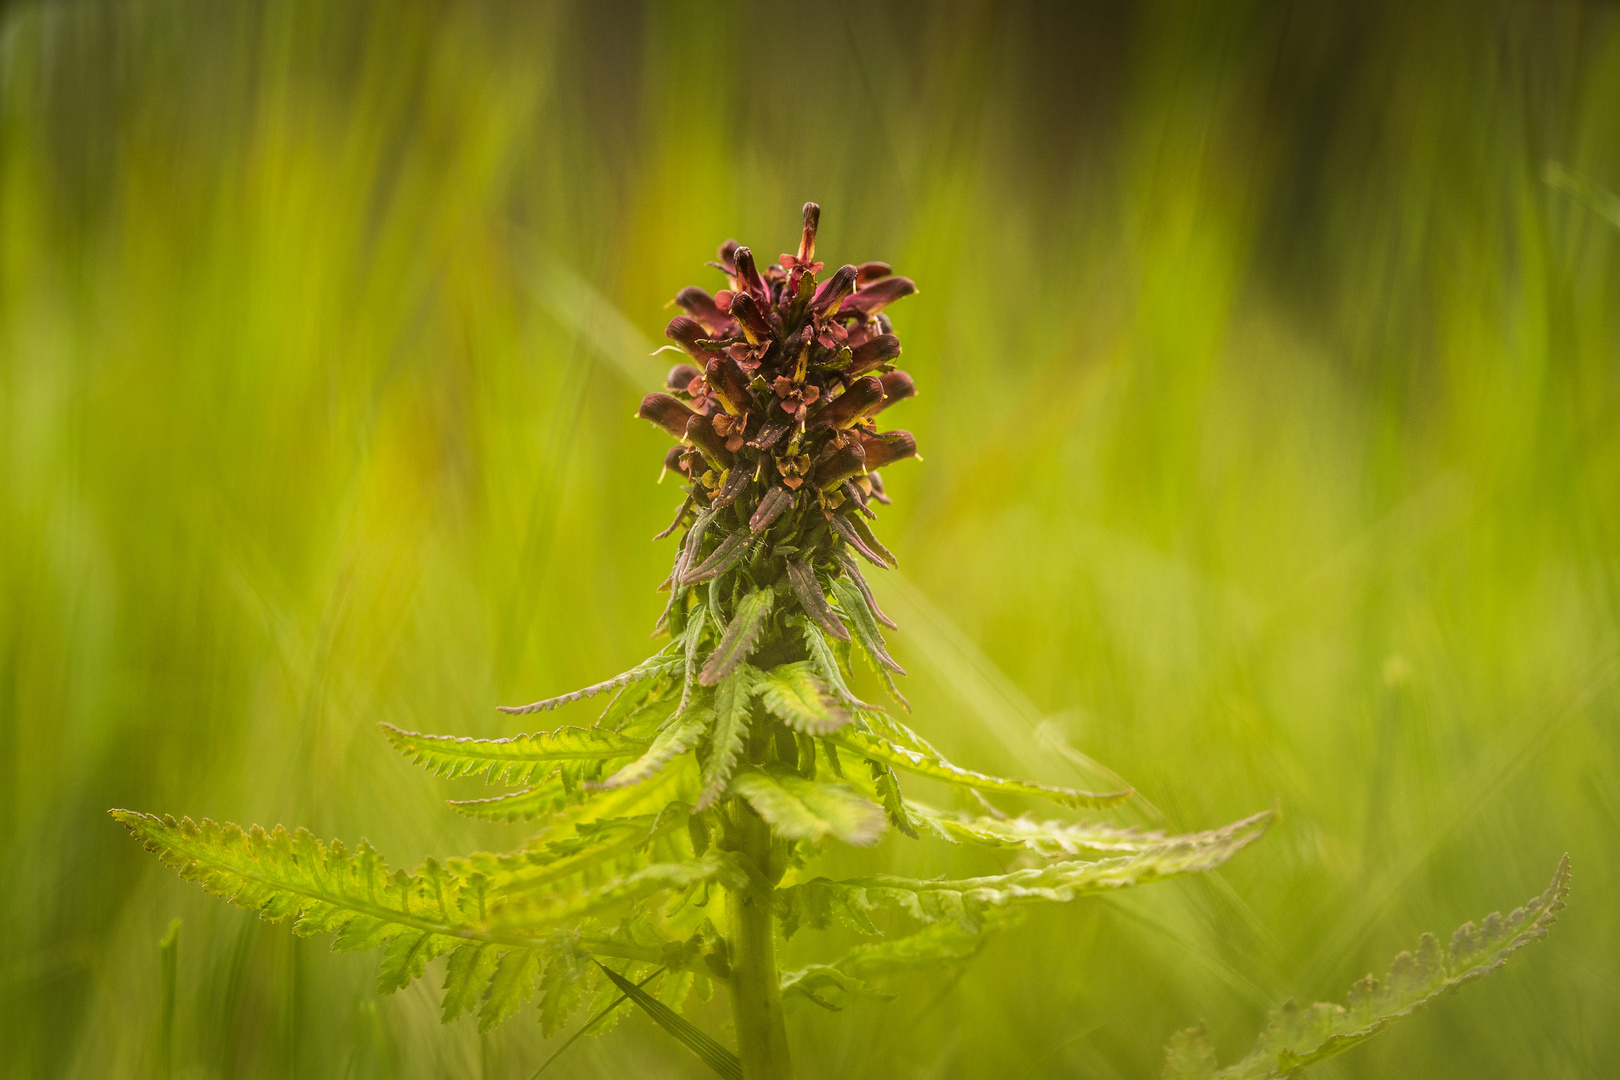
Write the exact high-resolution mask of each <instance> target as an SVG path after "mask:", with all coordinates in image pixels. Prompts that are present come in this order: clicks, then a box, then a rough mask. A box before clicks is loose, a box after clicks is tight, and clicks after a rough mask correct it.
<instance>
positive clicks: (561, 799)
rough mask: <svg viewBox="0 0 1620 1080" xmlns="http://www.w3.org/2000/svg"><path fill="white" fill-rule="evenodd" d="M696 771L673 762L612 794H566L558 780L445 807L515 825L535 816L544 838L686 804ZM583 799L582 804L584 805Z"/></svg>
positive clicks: (455, 801) (456, 801)
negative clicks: (584, 825)
mask: <svg viewBox="0 0 1620 1080" xmlns="http://www.w3.org/2000/svg"><path fill="white" fill-rule="evenodd" d="M695 780H696V769H695V768H691V767H687V768H682V767H681V761H680V760H676V761H673V762H671V763H670V764H667V765H665V766H664V768H663V770H662V771H661V772H659V773H658V774H657V775H656V776H655V777H653V778H652V779H651V780H650V781H646V782H643V783H638V784H635V785H632V786H629V787H622V788H618V789H616V790H613V791H586V790H582V789H575V790H573V791H569V790H568V789H567V788H566V787H565V785H564V784H563V783H562V781H561V779H559V778H555V777H554V778H552V779H551V780H548V781H546V782H545V783H543V784H540V785H538V786H536V787H532V788H526V789H524V790H522V791H513V792H508V793H507V794H505V795H497V796H496V797H494V798H492V799H453V800H450V805H451V806H453V807H455V808H456V809H457V810H459V811H461V812H462V813H463V814H466V815H468V816H469V817H476V818H483V819H484V820H486V821H521V820H528V819H532V818H537V817H545V818H548V819H550V820H548V822H547V824H548V826H551V827H549V828H548V829H547V835H549V834H552V833H554V832H557V831H561V830H566V829H568V828H572V827H573V826H575V825H577V824H580V823H582V822H588V821H595V820H598V819H601V818H612V817H627V816H630V815H632V814H645V813H652V812H655V811H657V810H658V809H659V808H660V807H662V806H663V805H664V804H666V803H668V802H670V801H671V800H682V801H688V802H689V801H691V800H692V799H694V798H696V797H697V788H696V783H695ZM587 797H588V801H587Z"/></svg>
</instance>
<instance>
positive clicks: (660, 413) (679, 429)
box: [636, 394, 697, 439]
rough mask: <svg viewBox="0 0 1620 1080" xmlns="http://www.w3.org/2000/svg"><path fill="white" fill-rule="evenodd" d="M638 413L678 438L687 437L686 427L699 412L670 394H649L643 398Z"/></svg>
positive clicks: (642, 417)
mask: <svg viewBox="0 0 1620 1080" xmlns="http://www.w3.org/2000/svg"><path fill="white" fill-rule="evenodd" d="M636 415H637V416H638V417H640V418H641V419H643V420H651V421H652V422H653V423H655V424H657V425H658V426H659V427H661V428H663V429H664V430H665V431H667V432H669V433H670V434H671V435H673V436H675V437H676V438H677V439H684V438H685V437H686V427H687V424H688V423H690V422H691V421H692V420H693V419H695V418H697V413H695V412H693V411H692V410H691V409H689V408H687V407H686V403H685V402H682V401H679V400H677V399H676V398H672V397H670V396H669V395H668V394H648V395H647V396H646V397H644V398H642V399H641V408H639V409H637V410H636Z"/></svg>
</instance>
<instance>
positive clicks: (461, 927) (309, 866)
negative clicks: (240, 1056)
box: [112, 810, 526, 953]
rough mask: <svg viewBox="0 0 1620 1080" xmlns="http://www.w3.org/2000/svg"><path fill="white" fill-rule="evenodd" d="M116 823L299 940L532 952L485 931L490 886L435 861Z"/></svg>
mask: <svg viewBox="0 0 1620 1080" xmlns="http://www.w3.org/2000/svg"><path fill="white" fill-rule="evenodd" d="M112 816H113V817H114V818H115V819H116V820H117V821H118V822H120V823H121V824H123V825H124V826H125V827H126V828H128V829H129V830H130V832H132V833H134V834H135V836H136V838H138V839H139V840H140V841H141V842H142V844H144V845H145V847H146V849H147V850H148V851H151V852H153V853H155V854H156V855H157V856H158V858H159V859H160V860H162V862H163V863H164V865H166V866H170V867H173V868H174V869H176V870H178V871H179V873H180V877H181V878H182V879H183V880H185V881H193V882H196V883H197V884H198V885H200V886H202V888H203V889H204V890H205V891H207V892H209V893H212V894H213V895H215V896H218V897H222V898H223V899H225V900H228V901H230V902H231V903H232V904H235V905H236V906H237V907H241V908H246V909H247V910H249V911H253V912H256V913H258V914H259V915H260V916H261V917H263V918H265V919H267V920H269V921H271V922H281V921H284V920H288V919H290V920H292V923H293V933H295V934H298V935H299V936H301V937H309V936H311V935H315V934H328V933H333V934H336V935H337V939H336V940H335V941H334V942H333V945H332V947H333V948H334V949H335V950H337V951H339V952H344V951H348V950H351V949H369V948H375V947H377V946H379V945H384V944H387V943H389V942H391V941H393V940H395V939H396V938H406V939H410V940H414V939H415V938H416V937H417V936H418V935H420V934H422V933H428V934H433V935H437V936H442V937H444V938H446V939H448V942H447V946H446V947H447V948H448V947H450V946H455V945H460V944H463V943H465V942H467V941H486V942H493V943H497V944H505V945H523V944H526V939H524V938H522V937H521V936H515V935H510V934H499V933H496V932H493V931H490V930H489V929H488V928H487V927H484V926H482V925H481V918H482V912H483V910H484V894H485V891H486V889H487V881H486V880H485V879H483V878H482V877H480V876H478V875H471V876H463V875H460V874H457V873H454V872H452V871H451V870H449V869H447V868H446V867H444V866H441V865H440V864H439V863H437V862H435V861H433V860H431V859H430V860H428V861H427V862H425V863H423V865H422V867H421V869H419V870H418V871H417V873H415V874H407V873H405V872H403V871H392V872H391V871H390V870H389V869H388V864H387V863H385V862H384V861H383V859H382V856H380V855H379V854H378V853H377V851H376V849H375V848H373V847H372V846H371V845H370V844H368V843H366V842H365V841H364V840H362V841H361V842H360V844H359V846H357V847H356V848H355V849H354V850H353V851H350V850H349V849H348V848H346V847H344V845H343V844H342V843H340V842H338V841H333V842H331V843H323V842H322V841H320V840H317V839H316V838H315V837H314V836H313V835H311V834H310V833H309V832H308V831H306V830H304V829H298V830H296V831H293V832H288V831H287V830H286V829H284V828H282V827H281V826H279V825H278V826H276V827H275V828H274V829H272V830H270V831H269V832H266V831H265V830H264V829H262V828H260V827H259V826H257V825H255V826H253V827H252V828H251V829H243V828H241V827H240V826H238V825H235V824H232V823H229V822H227V823H225V824H223V825H221V824H216V823H214V822H212V821H209V820H208V819H206V818H204V819H203V820H202V821H201V822H195V821H192V820H191V819H190V818H182V819H180V820H179V821H176V820H175V819H174V818H172V817H162V818H159V817H155V816H153V815H150V814H141V813H136V812H134V811H130V810H114V811H112ZM439 951H440V952H441V953H442V952H443V951H445V949H440V950H439Z"/></svg>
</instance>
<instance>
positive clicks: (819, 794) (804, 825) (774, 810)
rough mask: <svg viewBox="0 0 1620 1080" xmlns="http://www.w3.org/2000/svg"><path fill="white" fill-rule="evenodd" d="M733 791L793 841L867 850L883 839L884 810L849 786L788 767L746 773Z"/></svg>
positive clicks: (733, 785) (735, 779)
mask: <svg viewBox="0 0 1620 1080" xmlns="http://www.w3.org/2000/svg"><path fill="white" fill-rule="evenodd" d="M731 790H732V791H734V792H736V793H737V794H738V795H741V796H742V797H743V798H744V799H746V800H747V801H748V805H750V806H752V807H753V808H754V810H755V811H757V812H758V814H759V816H760V817H762V818H764V819H765V820H766V821H768V822H770V824H771V829H772V830H773V831H774V832H775V833H776V834H777V835H778V836H783V837H786V838H788V839H789V840H820V839H821V838H822V837H824V836H831V837H834V838H836V839H838V840H842V841H843V842H844V843H846V844H853V845H855V846H857V847H865V846H867V845H869V844H875V843H877V840H878V837H880V836H882V835H883V826H884V823H885V821H884V816H883V809H882V808H881V807H879V806H877V805H876V804H874V803H872V802H871V801H870V800H868V799H865V798H862V797H861V796H860V795H859V794H857V793H856V792H854V791H852V790H851V789H850V788H849V787H847V786H845V785H843V784H828V783H824V782H819V781H815V780H806V779H805V778H804V777H802V776H800V775H799V774H798V772H796V771H795V770H793V769H791V768H789V767H787V766H785V765H774V766H772V767H770V768H769V769H748V770H746V771H743V772H740V773H738V774H737V775H736V776H734V777H732V780H731Z"/></svg>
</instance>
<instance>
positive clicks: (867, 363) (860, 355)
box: [844, 334, 900, 375]
mask: <svg viewBox="0 0 1620 1080" xmlns="http://www.w3.org/2000/svg"><path fill="white" fill-rule="evenodd" d="M899 355H900V339H899V338H897V337H895V336H894V335H893V334H879V335H878V336H877V337H875V338H872V339H871V340H869V341H865V342H862V343H861V344H860V345H859V346H858V347H857V348H856V349H855V354H854V355H853V356H851V357H850V360H849V367H847V368H845V369H844V374H846V375H859V374H861V373H862V372H865V371H871V370H872V369H873V368H875V367H879V366H881V365H883V364H887V363H888V362H889V361H890V360H893V359H894V358H895V357H897V356H899Z"/></svg>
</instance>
